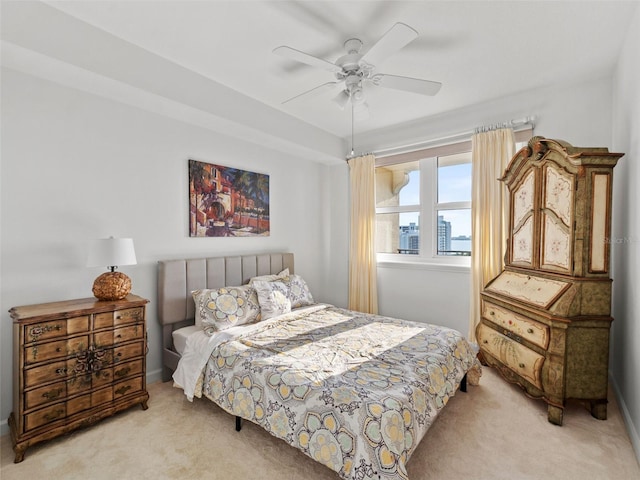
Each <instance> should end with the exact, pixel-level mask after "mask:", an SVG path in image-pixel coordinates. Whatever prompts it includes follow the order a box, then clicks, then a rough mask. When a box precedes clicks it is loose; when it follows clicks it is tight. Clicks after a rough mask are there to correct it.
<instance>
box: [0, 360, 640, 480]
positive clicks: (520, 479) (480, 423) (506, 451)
mask: <svg viewBox="0 0 640 480" xmlns="http://www.w3.org/2000/svg"><path fill="white" fill-rule="evenodd" d="M149 394H150V395H151V398H150V400H149V409H148V410H146V411H142V410H141V409H140V408H139V407H133V408H132V409H130V410H128V411H126V412H122V413H120V414H118V415H116V416H114V417H111V418H109V419H106V420H104V421H102V422H100V423H99V424H97V425H94V426H93V427H90V428H87V429H83V430H79V431H76V432H73V433H71V434H69V435H66V436H64V437H60V438H57V439H54V440H52V441H49V442H46V443H42V444H39V445H36V446H34V447H32V448H30V449H28V450H27V452H26V455H25V459H24V461H23V462H22V463H18V464H14V463H13V458H14V457H13V450H12V448H11V440H10V437H9V436H8V435H5V436H3V437H2V438H1V439H0V443H1V464H0V465H1V466H0V478H1V479H2V480H18V479H20V480H23V479H30V478H44V477H45V476H46V478H56V479H65V480H67V479H82V480H87V479H135V480H138V479H154V480H156V479H160V480H161V479H205V478H206V479H211V480H223V479H224V480H228V479H249V480H253V479H264V480H276V479H277V480H297V479H305V480H338V476H337V475H336V474H335V473H333V472H332V471H330V470H329V469H327V468H326V467H324V466H322V465H320V464H318V463H316V462H314V461H313V460H311V459H310V458H308V457H306V456H305V455H304V454H302V453H301V452H299V451H298V450H296V449H294V448H293V447H290V446H289V445H287V444H285V443H284V442H283V441H282V440H279V439H276V438H274V437H272V436H270V435H269V434H268V433H266V432H265V431H264V430H262V429H261V428H259V427H257V426H256V425H254V424H252V423H250V422H244V423H243V428H242V431H241V432H240V433H237V432H236V431H235V430H234V428H235V421H234V417H232V416H230V415H229V414H227V413H226V412H224V411H223V410H221V409H220V408H218V407H217V406H216V405H214V404H213V403H211V402H210V401H208V400H204V399H196V400H195V401H194V402H193V403H190V402H188V401H187V400H186V398H185V397H184V395H183V394H182V391H181V390H179V389H176V388H173V387H172V386H171V384H170V383H155V384H152V385H149ZM609 398H610V402H609V408H608V419H607V420H606V421H600V420H596V419H594V418H593V417H591V415H590V414H589V412H588V411H587V410H586V408H583V406H582V405H580V404H579V403H575V404H574V403H570V404H569V406H568V407H567V409H566V410H565V415H564V425H563V426H562V427H557V426H554V425H552V424H550V423H549V422H548V421H547V409H546V404H545V403H544V402H542V401H537V400H531V399H529V398H527V397H526V396H525V395H524V394H523V393H522V391H521V390H520V389H519V388H518V387H516V386H514V385H510V384H508V383H506V382H504V381H503V380H502V379H501V378H500V377H499V376H498V374H497V373H496V372H495V371H494V370H492V369H489V368H484V371H483V376H482V378H481V380H480V385H479V386H477V387H473V386H470V387H469V392H468V393H466V394H465V393H458V394H456V396H455V397H454V398H452V399H451V400H450V402H449V404H448V405H447V406H446V408H445V409H444V410H443V411H442V413H441V414H440V416H439V417H438V419H437V420H436V421H435V423H434V424H433V425H432V427H431V429H430V430H429V431H428V432H427V434H426V436H425V437H424V439H423V440H422V442H421V443H420V445H419V446H418V448H417V450H416V451H415V452H414V454H413V456H412V457H411V459H410V461H409V463H408V465H407V467H408V471H409V478H410V479H411V480H427V479H428V480H444V479H447V480H456V479H473V480H485V479H486V480H501V479H505V480H507V479H508V480H528V479H531V480H534V479H535V480H537V479H544V480H556V479H557V480H591V479H593V480H608V479H611V480H613V479H615V480H637V479H640V467H639V466H638V461H637V459H636V457H635V455H634V452H633V448H632V446H631V442H630V440H629V436H628V434H627V432H626V429H625V426H624V423H623V420H622V417H621V415H620V410H619V408H618V405H617V404H616V402H615V399H614V398H613V395H610V396H609Z"/></svg>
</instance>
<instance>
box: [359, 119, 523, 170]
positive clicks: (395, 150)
mask: <svg viewBox="0 0 640 480" xmlns="http://www.w3.org/2000/svg"><path fill="white" fill-rule="evenodd" d="M535 120H536V117H535V116H527V117H524V118H519V119H517V120H509V121H507V122H502V123H494V124H491V125H483V126H480V127H476V128H474V129H473V130H467V131H465V132H460V133H455V134H453V135H448V136H446V137H440V138H434V139H432V140H426V141H423V142H417V143H412V144H409V145H403V146H401V147H390V148H383V149H379V150H374V151H373V152H369V153H373V154H374V155H375V156H376V157H386V156H389V155H397V154H399V153H406V152H410V151H412V150H417V149H419V148H426V147H432V146H436V145H439V144H442V143H446V142H451V141H453V140H457V139H462V138H467V137H470V136H471V135H473V134H474V133H481V132H488V131H491V130H497V129H499V128H509V127H511V128H517V127H522V126H524V125H531V128H534V127H535ZM362 155H365V154H362ZM355 156H360V155H350V156H349V157H348V158H347V160H349V159H351V158H353V157H355Z"/></svg>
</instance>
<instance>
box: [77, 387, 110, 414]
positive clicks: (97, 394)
mask: <svg viewBox="0 0 640 480" xmlns="http://www.w3.org/2000/svg"><path fill="white" fill-rule="evenodd" d="M112 400H113V389H112V387H111V386H109V387H105V388H101V389H99V390H94V391H92V392H91V393H87V394H86V395H81V396H79V397H75V398H72V399H70V400H69V401H68V402H67V415H74V414H76V413H78V412H82V411H83V410H88V409H89V408H93V407H98V406H100V405H103V404H105V403H109V402H111V401H112Z"/></svg>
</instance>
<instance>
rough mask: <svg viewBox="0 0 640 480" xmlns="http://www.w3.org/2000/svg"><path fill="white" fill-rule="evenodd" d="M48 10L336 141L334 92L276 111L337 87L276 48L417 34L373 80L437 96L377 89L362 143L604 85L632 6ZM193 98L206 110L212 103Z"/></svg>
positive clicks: (315, 4) (346, 122)
mask: <svg viewBox="0 0 640 480" xmlns="http://www.w3.org/2000/svg"><path fill="white" fill-rule="evenodd" d="M45 3H46V4H48V5H50V6H51V7H54V8H55V9H57V11H59V12H64V13H66V14H68V15H70V16H72V17H75V18H76V19H79V20H82V21H83V22H86V23H88V24H90V25H92V26H94V27H97V28H98V29H99V30H102V31H104V32H108V33H110V34H112V35H114V36H115V37H118V38H120V39H122V40H124V41H126V42H127V43H128V44H133V45H135V46H137V47H141V48H142V49H145V50H147V51H149V52H152V53H154V54H156V55H157V56H159V57H162V58H163V59H166V60H169V61H171V62H173V63H175V64H178V65H180V66H181V67H184V68H186V69H188V70H191V71H193V72H197V73H198V74H200V75H203V76H204V77H207V78H208V79H210V80H213V81H215V82H217V83H219V84H222V85H224V86H227V87H230V88H231V89H233V90H236V91H237V92H240V93H241V94H243V95H245V96H247V97H250V98H252V99H254V100H257V101H259V102H261V103H262V104H265V105H267V106H269V107H271V108H272V109H277V110H279V111H281V112H284V113H286V114H288V115H290V116H293V117H295V118H297V119H299V120H302V121H303V122H306V123H307V124H309V125H312V126H315V127H317V128H319V129H322V130H324V131H325V132H329V133H330V134H332V135H335V136H337V137H340V138H341V139H342V138H347V137H348V136H349V134H350V132H351V117H350V111H349V109H347V110H344V111H341V110H340V109H339V108H338V107H337V106H336V104H335V103H334V102H332V101H331V98H332V97H333V96H334V95H335V92H334V93H332V94H329V95H328V96H324V97H323V96H320V97H316V98H311V99H307V100H306V101H300V102H291V103H287V104H285V105H283V104H282V101H284V100H285V99H287V98H289V97H291V96H293V95H296V94H298V93H301V92H303V91H306V90H308V89H310V88H313V87H315V86H317V85H320V84H322V83H324V82H328V81H332V80H334V78H333V76H332V74H331V73H330V72H328V71H324V70H319V69H316V68H313V67H309V66H305V65H302V64H297V63H295V62H292V61H287V60H284V59H283V58H281V57H278V56H276V55H274V54H273V53H272V50H273V49H274V48H275V47H278V46H280V45H288V46H291V47H293V48H296V49H298V50H302V51H304V52H307V53H310V54H312V55H315V56H318V57H321V58H324V59H327V60H329V61H331V62H333V61H335V60H336V59H337V58H338V57H339V56H341V55H343V54H344V53H345V52H344V50H343V43H344V41H345V40H347V39H348V38H350V37H354V36H355V37H358V38H360V39H361V40H362V41H363V42H364V47H363V52H365V51H366V50H367V49H368V48H369V47H370V46H371V45H372V44H373V43H375V41H376V40H378V39H379V38H380V37H381V36H382V35H383V34H384V33H385V32H386V31H387V30H388V29H389V28H390V27H391V26H392V25H393V24H394V23H396V22H403V23H406V24H408V25H410V26H411V27H413V28H414V29H415V30H417V31H418V32H419V35H420V36H419V38H418V39H417V40H415V41H414V42H412V43H410V44H409V45H408V46H407V47H405V48H404V49H402V50H401V51H399V52H398V53H396V54H395V55H393V56H392V57H391V58H389V59H388V60H387V61H385V62H384V63H383V64H381V65H377V69H378V71H379V72H383V73H389V74H395V75H405V76H410V77H416V78H424V79H428V80H435V81H439V82H442V84H443V87H442V89H441V90H440V92H439V93H438V94H437V95H436V96H434V97H425V96H421V95H417V94H411V93H406V92H400V91H397V90H391V89H385V88H382V87H372V88H371V89H369V91H368V92H367V101H368V104H369V107H370V112H371V116H370V118H369V120H367V121H366V122H365V123H361V124H360V125H359V128H358V130H359V131H360V132H364V131H370V130H377V129H380V128H384V127H386V126H389V125H396V124H399V123H403V122H410V121H413V120H416V119H419V118H422V117H428V116H431V115H435V114H439V113H442V112H445V111H450V110H454V109H458V108H462V107H465V106H468V105H472V104H477V103H480V102H484V101H487V100H491V99H495V98H499V97H501V96H505V95H509V94H513V93H518V92H522V91H526V90H530V89H534V88H538V87H543V86H547V85H551V84H554V83H558V82H561V83H565V82H566V83H568V82H572V81H575V80H576V79H581V78H589V77H598V76H603V75H607V74H609V73H610V72H611V71H612V69H613V68H614V66H615V63H616V60H617V56H618V52H619V51H620V47H621V45H622V42H623V39H624V36H625V34H626V30H627V27H628V24H629V21H630V19H631V17H632V12H633V10H634V9H635V8H637V6H638V4H639V2H638V1H636V0H634V1H626V2H617V1H588V2H578V1H561V2H560V1H510V2H499V1H386V2H380V1H355V2H346V1H340V2H338V1H304V2H289V1H239V0H234V1H211V0H210V1H190V2H186V1H168V0H163V1H151V0H147V1H62V0H58V1H49V2H45ZM4 6H6V2H5V1H4V0H3V7H4ZM76 23H77V22H76ZM72 33H73V32H71V33H70V32H65V34H66V35H72ZM61 34H62V32H61ZM20 35H23V33H20ZM33 35H37V29H35V28H34V33H33ZM13 37H15V38H18V37H19V35H18V34H17V33H13ZM79 38H80V37H79ZM8 40H9V41H17V40H14V39H12V38H9V39H8ZM81 41H82V40H80V42H81ZM49 43H51V42H49ZM67 54H68V52H67ZM94 54H95V55H96V56H97V55H102V56H104V57H105V60H103V61H108V60H110V61H113V62H117V61H118V59H117V58H110V54H109V52H104V51H96V52H95V53H94ZM85 68H87V67H86V66H85ZM192 93H194V94H197V93H198V92H192ZM200 94H201V95H203V98H204V96H206V95H207V92H206V91H202V92H200Z"/></svg>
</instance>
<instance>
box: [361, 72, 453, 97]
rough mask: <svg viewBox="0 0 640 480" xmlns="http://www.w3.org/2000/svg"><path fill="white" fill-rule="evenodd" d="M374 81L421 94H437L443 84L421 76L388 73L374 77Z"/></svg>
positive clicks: (381, 84)
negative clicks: (423, 78)
mask: <svg viewBox="0 0 640 480" xmlns="http://www.w3.org/2000/svg"><path fill="white" fill-rule="evenodd" d="M373 83H374V84H375V85H379V86H381V87H386V88H394V89H396V90H404V91H406V92H412V93H419V94H420V95H435V94H436V93H438V91H440V87H442V84H441V83H440V82H432V81H431V80H422V79H420V78H411V77H401V76H398V75H386V74H384V73H380V74H378V75H375V76H374V77H373Z"/></svg>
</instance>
